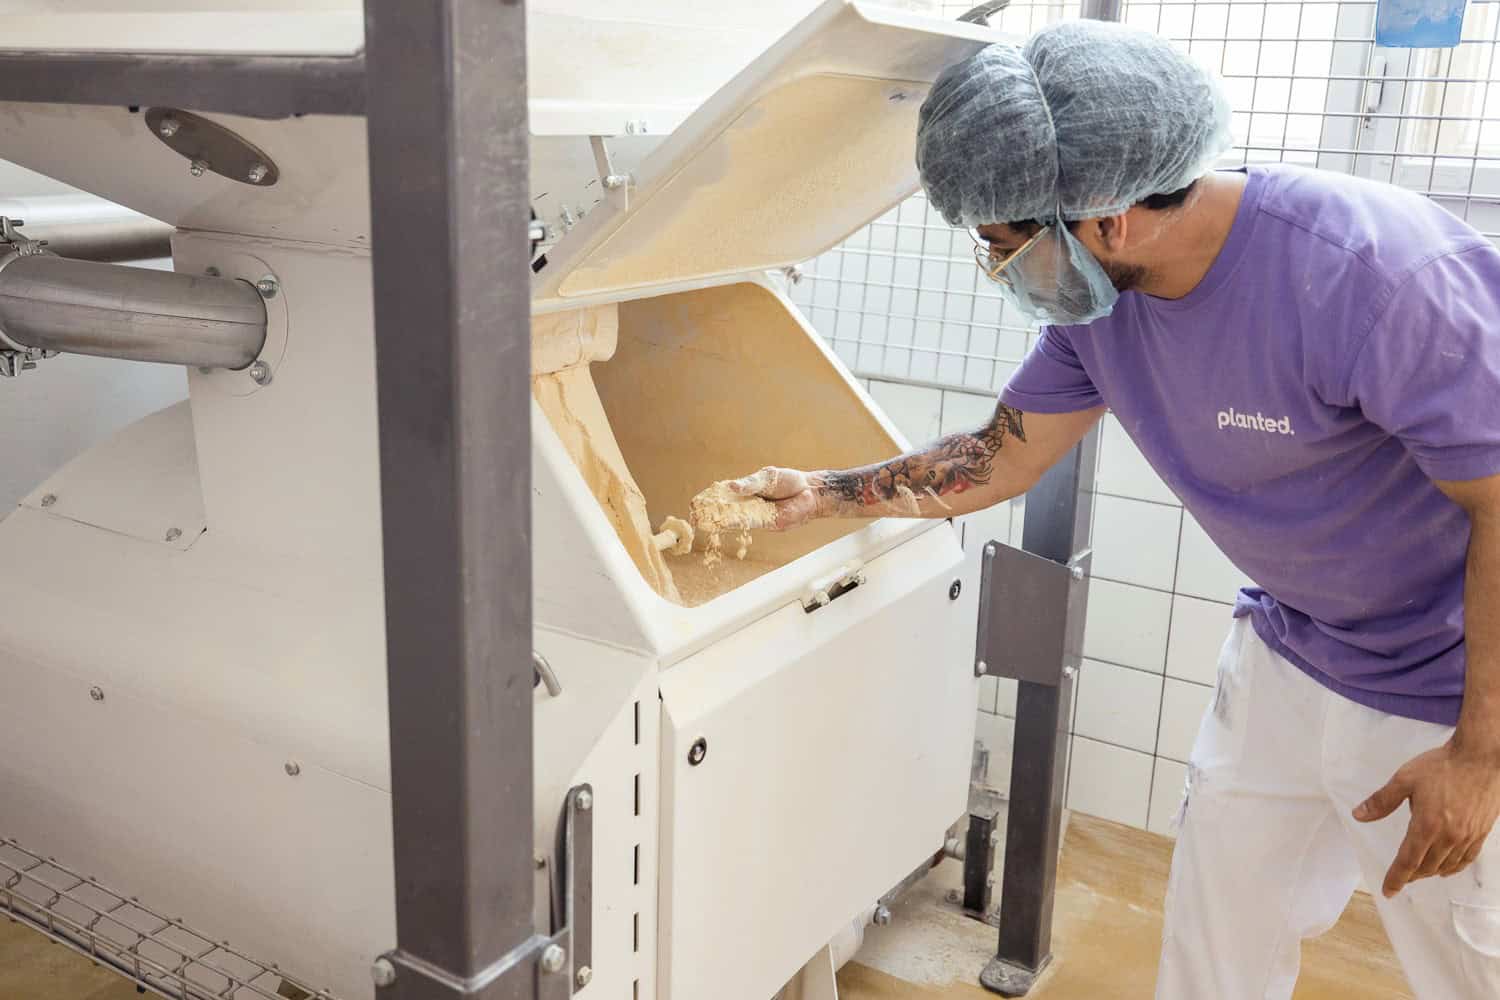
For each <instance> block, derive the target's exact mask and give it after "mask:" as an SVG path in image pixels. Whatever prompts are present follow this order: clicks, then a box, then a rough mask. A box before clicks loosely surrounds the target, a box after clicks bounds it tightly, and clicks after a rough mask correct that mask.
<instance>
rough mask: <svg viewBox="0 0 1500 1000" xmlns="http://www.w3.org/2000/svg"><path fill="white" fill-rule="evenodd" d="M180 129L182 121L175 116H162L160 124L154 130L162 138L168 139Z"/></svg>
mask: <svg viewBox="0 0 1500 1000" xmlns="http://www.w3.org/2000/svg"><path fill="white" fill-rule="evenodd" d="M181 129H182V122H180V121H178V120H177V119H176V118H163V119H162V120H161V124H159V125H157V126H156V131H157V132H159V133H161V137H162V138H163V139H170V138H172V136H174V135H176V134H177V133H178V131H180V130H181Z"/></svg>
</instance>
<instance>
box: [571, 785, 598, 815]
mask: <svg viewBox="0 0 1500 1000" xmlns="http://www.w3.org/2000/svg"><path fill="white" fill-rule="evenodd" d="M573 801H574V802H575V803H576V804H577V805H578V811H579V812H588V811H589V810H590V809H592V808H594V793H593V792H591V791H589V790H588V789H587V788H580V789H579V790H578V797H577V798H575V799H574V800H573Z"/></svg>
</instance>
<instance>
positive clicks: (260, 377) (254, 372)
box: [250, 361, 275, 385]
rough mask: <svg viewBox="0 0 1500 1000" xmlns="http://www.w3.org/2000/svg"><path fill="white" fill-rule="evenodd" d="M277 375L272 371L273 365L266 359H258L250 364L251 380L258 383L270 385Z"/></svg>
mask: <svg viewBox="0 0 1500 1000" xmlns="http://www.w3.org/2000/svg"><path fill="white" fill-rule="evenodd" d="M273 378H275V376H274V375H273V374H272V373H271V366H270V365H268V364H266V363H265V362H264V361H257V362H255V363H254V364H253V365H251V366H250V381H252V382H254V383H255V384H256V385H270V384H271V380H272V379H273Z"/></svg>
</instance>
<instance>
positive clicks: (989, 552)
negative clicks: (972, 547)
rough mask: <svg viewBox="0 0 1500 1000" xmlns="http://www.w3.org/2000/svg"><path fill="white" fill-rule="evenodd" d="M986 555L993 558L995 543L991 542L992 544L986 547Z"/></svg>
mask: <svg viewBox="0 0 1500 1000" xmlns="http://www.w3.org/2000/svg"><path fill="white" fill-rule="evenodd" d="M984 554H985V555H987V556H992V555H994V554H995V543H994V542H991V543H990V544H988V545H986V546H985V547H984Z"/></svg>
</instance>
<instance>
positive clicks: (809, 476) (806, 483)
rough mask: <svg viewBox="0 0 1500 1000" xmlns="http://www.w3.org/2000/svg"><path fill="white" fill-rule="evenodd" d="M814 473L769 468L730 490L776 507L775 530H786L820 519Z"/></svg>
mask: <svg viewBox="0 0 1500 1000" xmlns="http://www.w3.org/2000/svg"><path fill="white" fill-rule="evenodd" d="M814 476H815V474H814V473H810V472H798V471H797V470H796V469H779V468H776V467H775V466H767V467H766V468H764V469H761V470H760V471H759V472H756V473H753V474H752V475H748V476H746V477H745V478H743V479H736V480H734V481H732V482H731V483H730V484H729V491H730V492H731V493H737V494H739V495H740V496H744V497H760V498H761V499H762V500H770V501H772V502H773V503H775V504H776V524H775V526H774V528H773V530H775V531H785V530H787V529H788V528H795V527H796V526H797V525H799V524H806V523H807V522H808V521H811V520H812V519H814V518H816V517H818V516H820V513H821V512H820V511H819V509H818V507H819V505H818V494H817V491H816V490H815V489H814V486H815V482H814Z"/></svg>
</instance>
